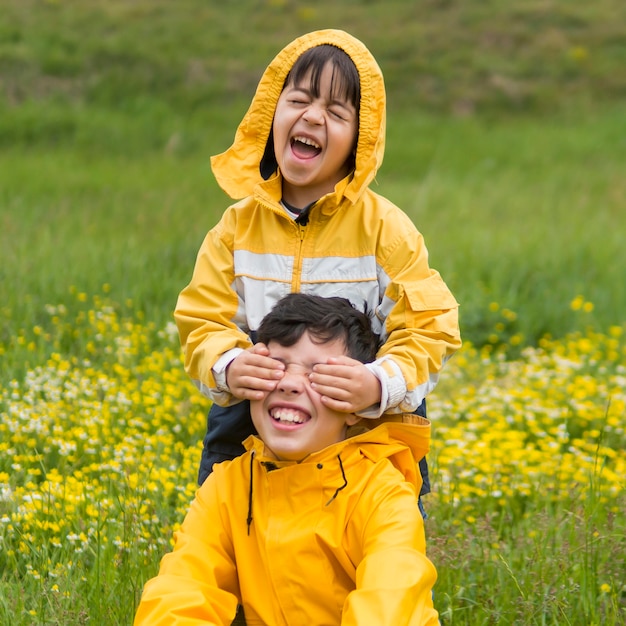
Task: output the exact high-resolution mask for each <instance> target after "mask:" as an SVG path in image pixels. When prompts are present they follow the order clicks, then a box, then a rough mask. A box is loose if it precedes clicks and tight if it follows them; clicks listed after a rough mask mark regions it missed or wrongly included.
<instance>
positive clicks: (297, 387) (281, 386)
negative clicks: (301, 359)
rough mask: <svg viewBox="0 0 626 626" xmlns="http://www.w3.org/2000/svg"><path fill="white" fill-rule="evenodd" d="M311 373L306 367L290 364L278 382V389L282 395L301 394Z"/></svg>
mask: <svg viewBox="0 0 626 626" xmlns="http://www.w3.org/2000/svg"><path fill="white" fill-rule="evenodd" d="M310 373H311V372H310V371H309V369H307V368H306V367H301V366H296V365H294V364H293V363H290V364H289V365H288V366H287V367H285V370H284V373H283V377H282V378H281V379H280V380H279V381H278V384H277V386H276V387H277V389H278V390H279V391H281V392H282V393H290V394H300V393H302V392H303V391H304V386H305V384H306V383H307V381H308V380H309V374H310Z"/></svg>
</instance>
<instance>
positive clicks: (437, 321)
mask: <svg viewBox="0 0 626 626" xmlns="http://www.w3.org/2000/svg"><path fill="white" fill-rule="evenodd" d="M398 225H399V226H400V228H398ZM389 230H390V232H389V233H388V235H386V236H385V237H383V239H384V240H385V243H384V244H383V245H382V246H381V250H380V255H381V256H380V261H379V284H380V286H381V290H383V295H382V298H381V302H380V306H379V307H378V309H377V311H376V316H377V318H378V320H379V321H380V323H381V339H382V341H383V342H384V343H383V346H382V348H381V349H380V351H379V354H378V359H377V361H376V362H375V365H376V366H377V367H378V369H379V371H378V372H377V373H376V375H377V376H378V377H379V379H380V380H381V384H382V386H383V400H384V402H382V404H383V406H381V410H380V413H382V412H385V411H387V410H389V409H392V410H396V411H398V412H407V413H410V412H413V411H414V410H415V409H417V407H418V406H419V405H420V404H421V402H422V400H423V399H424V398H425V397H426V395H427V394H428V393H429V392H430V391H432V389H433V388H434V387H435V385H436V384H437V380H438V377H439V372H440V370H441V369H442V367H443V366H444V365H445V363H446V361H447V360H448V359H449V358H450V357H451V356H452V355H453V354H454V353H455V352H456V351H457V350H458V349H459V348H460V347H461V336H460V330H459V320H458V304H457V302H456V300H455V298H454V296H453V295H452V293H451V292H450V290H449V289H448V287H447V285H446V284H445V282H444V281H443V279H442V278H441V276H440V275H439V273H438V272H437V271H435V270H434V269H432V268H431V267H430V266H429V264H428V251H427V250H426V246H425V244H424V240H423V237H422V235H421V234H420V233H419V232H418V231H417V230H416V229H415V227H414V226H413V224H412V223H411V222H410V220H409V219H408V217H406V216H405V215H402V218H401V220H400V222H399V224H398V223H396V224H395V226H394V227H393V228H391V229H389ZM366 417H370V416H369V415H368V416H366Z"/></svg>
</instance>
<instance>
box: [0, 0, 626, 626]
mask: <svg viewBox="0 0 626 626" xmlns="http://www.w3.org/2000/svg"><path fill="white" fill-rule="evenodd" d="M329 15H332V18H328V17H327V16H329ZM624 24H626V5H625V4H624V3H623V2H621V1H618V0H598V1H597V2H594V3H592V4H589V3H585V2H582V0H572V1H569V2H547V1H543V0H524V1H519V2H511V3H504V4H503V3H500V2H496V1H495V0H487V1H480V2H479V1H478V0H472V1H468V2H457V3H455V2H449V1H445V0H443V1H442V0H438V1H436V0H426V1H424V2H420V3H409V2H405V1H401V0H389V1H388V2H372V1H366V0H360V1H357V0H347V1H346V2H341V3H337V2H332V3H331V2H329V1H328V0H321V1H320V2H316V3H312V2H310V3H307V2H300V1H296V0H267V1H263V2H252V1H251V0H243V1H241V2H238V3H235V4H224V3H222V5H220V6H217V5H214V4H213V3H207V2H201V1H200V0H177V2H175V3H173V2H169V1H166V0H107V1H105V0H48V1H42V0H0V290H1V294H2V299H1V301H0V411H1V416H2V417H1V420H0V623H3V624H4V623H10V624H12V625H15V626H21V625H22V624H23V625H26V624H46V625H47V624H63V625H69V624H86V623H90V624H113V623H115V624H130V623H131V621H132V615H133V612H134V608H135V604H136V601H137V598H138V594H139V593H140V590H141V586H142V584H143V582H144V581H145V579H146V578H147V577H148V576H151V575H152V574H153V573H154V572H155V571H156V567H157V565H158V560H159V558H160V556H161V554H162V553H163V552H164V551H166V550H167V549H169V545H170V543H169V542H170V538H171V533H172V530H173V529H174V528H175V527H176V525H177V523H179V522H180V520H181V519H182V515H183V514H184V511H185V509H186V506H187V504H188V502H189V499H190V498H191V497H192V495H193V490H194V477H195V467H196V464H197V460H198V456H199V448H198V445H199V444H198V442H199V441H200V439H201V437H202V435H203V427H204V426H203V424H204V415H205V413H206V410H207V406H206V404H205V403H204V401H203V400H202V399H201V398H200V397H198V395H197V393H196V392H195V391H194V390H193V389H192V387H191V385H190V383H189V382H188V381H187V380H186V378H185V375H184V372H183V370H182V365H181V363H180V355H179V350H178V346H177V342H176V336H175V334H174V333H173V329H172V327H171V321H172V310H173V307H174V304H175V301H176V296H177V293H178V291H179V290H180V289H181V288H182V286H183V285H184V284H185V283H186V281H187V280H188V279H189V276H190V273H191V269H192V266H193V262H194V259H195V254H196V251H197V249H198V246H199V245H200V242H201V240H202V238H203V237H204V234H205V232H206V230H207V229H208V228H210V227H211V226H212V225H213V224H214V223H215V221H216V220H217V219H218V218H219V216H220V215H221V213H222V211H223V210H224V208H225V206H226V203H227V199H226V198H225V197H224V195H223V194H222V192H221V191H220V190H219V189H218V188H217V186H216V185H215V183H214V181H213V179H212V176H211V172H210V168H209V156H210V155H211V154H214V153H217V152H220V151H221V150H223V149H225V148H226V147H227V146H228V145H229V142H230V140H231V139H232V135H233V132H234V128H235V126H236V124H237V122H238V121H239V119H240V117H241V115H242V114H243V112H244V111H245V108H246V106H247V104H248V102H249V99H250V97H251V94H252V92H253V89H254V87H255V84H256V81H257V79H258V77H259V75H260V73H261V71H262V69H263V68H264V66H265V65H266V63H267V62H268V61H269V60H270V59H271V57H272V56H273V55H274V54H275V53H276V52H277V51H278V49H280V48H281V47H282V46H283V45H284V44H285V43H286V42H287V41H289V40H290V39H292V38H293V37H295V36H296V35H298V34H300V33H302V32H305V31H307V30H312V29H314V28H319V27H326V26H331V27H340V28H344V29H346V30H349V31H351V32H353V33H354V34H355V35H357V36H359V37H361V38H362V39H363V40H364V41H365V42H366V43H367V44H368V45H369V46H370V48H371V49H372V51H373V52H374V54H375V55H376V57H377V58H378V60H379V63H380V65H381V67H382V69H383V71H384V73H385V77H386V81H387V87H388V97H389V119H388V142H387V146H388V147H387V152H386V156H385V163H384V165H383V168H382V170H381V171H380V173H379V175H378V177H377V188H376V189H377V191H379V192H381V193H383V194H385V195H387V196H388V197H390V198H392V199H393V200H394V201H395V202H396V203H397V204H399V206H401V207H402V208H403V209H404V210H405V211H406V212H407V213H408V214H409V215H410V216H411V217H412V219H413V220H414V221H415V223H416V225H417V226H418V228H419V229H420V230H421V231H422V232H423V234H424V236H425V238H426V242H427V245H428V247H429V250H430V255H431V263H432V265H433V266H434V267H436V268H437V269H439V270H440V271H441V273H442V274H443V276H444V278H445V279H446V281H447V282H448V284H449V285H450V287H451V288H452V290H453V292H454V293H455V295H456V296H457V299H458V300H459V301H460V302H461V323H462V331H463V335H464V338H465V340H466V347H465V348H464V350H463V352H462V353H461V354H460V355H458V357H457V358H456V359H455V360H454V361H453V362H452V364H451V365H450V367H449V368H448V370H447V371H446V372H445V375H444V376H443V379H442V383H441V385H440V387H439V388H438V390H437V391H436V392H435V394H434V395H433V398H432V400H431V402H430V411H431V415H432V417H433V419H434V423H435V426H434V442H433V453H432V465H433V474H434V476H433V478H434V485H435V493H434V494H433V495H431V496H430V497H429V499H428V503H427V505H428V510H429V514H430V517H429V520H428V522H427V524H428V528H427V532H428V535H429V549H430V551H431V557H432V558H433V560H434V562H435V564H436V565H437V568H438V571H439V582H438V584H437V588H436V593H435V598H436V603H437V608H438V609H439V610H440V612H441V615H442V623H443V624H445V625H448V624H450V625H455V626H464V625H468V626H476V625H479V624H496V623H497V624H533V625H535V624H537V625H539V624H541V625H544V624H572V625H580V626H589V625H591V624H598V625H600V624H602V625H608V626H613V625H618V624H623V623H625V622H626V614H625V610H626V588H624V580H626V567H625V566H624V564H623V559H620V558H616V555H623V554H625V553H626V545H625V543H624V537H625V536H626V526H625V521H624V520H625V519H626V498H625V497H624V478H623V477H624V475H625V470H626V456H625V452H624V450H625V449H626V434H625V431H624V417H626V397H625V391H624V389H625V387H626V383H625V382H624V381H625V377H626V370H625V366H624V363H626V344H625V341H624V336H625V335H624V332H625V330H626V326H625V322H626V316H625V314H624V311H626V287H625V283H626V281H625V280H624V277H625V276H626V257H625V256H624V254H623V243H622V240H623V234H624V233H626V178H625V177H624V174H623V170H624V163H626V122H625V120H626V117H625V116H624V105H623V102H624V97H625V96H626V76H625V75H624V72H623V71H621V68H623V67H624V63H625V62H626V56H625V53H624V50H626V46H625V43H626V27H625V26H624Z"/></svg>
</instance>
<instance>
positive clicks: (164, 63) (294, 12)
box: [0, 0, 626, 150]
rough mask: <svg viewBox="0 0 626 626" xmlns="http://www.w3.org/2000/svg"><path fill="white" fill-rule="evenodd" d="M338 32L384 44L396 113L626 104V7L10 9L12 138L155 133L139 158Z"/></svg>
mask: <svg viewBox="0 0 626 626" xmlns="http://www.w3.org/2000/svg"><path fill="white" fill-rule="evenodd" d="M323 27H333V28H343V29H345V30H348V31H350V32H352V33H353V34H355V35H356V36H357V37H359V38H361V39H362V40H363V41H364V42H365V43H366V44H367V45H368V46H369V47H370V48H371V50H372V52H373V53H374V55H375V56H376V58H377V59H378V60H379V63H380V65H381V67H382V69H383V71H384V73H385V76H386V80H387V86H388V91H389V101H390V105H389V109H390V111H391V112H392V113H393V111H394V110H404V109H407V108H411V109H421V110H424V111H430V112H437V113H443V114H446V115H447V114H452V115H459V116H468V115H479V116H482V115H491V116H492V115H510V114H533V115H536V114H546V113H555V112H558V111H559V110H563V109H567V108H571V107H572V106H575V107H580V106H584V107H594V106H597V105H598V104H600V103H603V102H607V101H609V102H610V101H620V100H623V99H624V98H625V97H626V71H624V68H626V3H625V2H623V0H595V1H594V2H588V1H587V0H560V1H559V0H519V1H515V0H512V1H509V2H502V1H501V0H500V1H498V0H422V1H419V2H409V1H407V0H385V1H380V2H376V1H373V0H342V2H336V1H329V0H318V1H315V2H313V1H312V0H310V1H303V0H240V1H237V2H230V1H228V0H226V1H224V2H215V1H207V0H176V1H175V2H174V1H172V0H47V1H42V0H0V143H3V144H5V145H6V144H7V143H9V142H11V143H15V142H19V143H22V142H23V143H26V144H30V143H39V142H53V143H55V142H64V141H73V142H77V143H79V144H96V145H100V144H101V145H102V147H104V148H111V149H114V148H115V147H116V146H117V147H118V148H119V147H120V145H118V144H117V141H116V140H118V139H119V140H121V139H122V138H123V137H124V136H126V134H127V133H128V132H130V133H131V134H132V135H133V136H138V135H139V134H140V130H142V129H143V130H145V131H146V132H145V134H144V135H143V140H142V141H140V142H139V144H137V143H134V142H133V143H132V147H131V149H142V148H147V149H149V148H150V147H151V146H152V147H155V146H157V145H158V146H159V147H161V146H162V143H161V141H162V140H163V139H167V138H164V137H162V136H161V130H164V129H161V128H160V123H161V122H162V120H163V119H164V118H165V117H166V116H168V115H175V116H178V117H181V118H186V119H188V120H189V119H190V118H199V119H205V120H206V118H207V116H208V115H209V114H210V116H211V119H212V120H215V116H216V115H217V116H223V118H224V119H225V120H228V121H230V120H231V116H233V117H232V119H237V118H238V117H239V115H240V113H241V108H242V107H243V106H245V104H244V103H246V102H247V101H248V99H249V97H250V95H251V93H252V91H253V89H254V87H255V85H256V82H257V80H258V78H259V75H260V73H261V71H262V70H263V68H264V67H265V65H266V64H267V62H268V61H269V60H270V59H271V58H272V56H273V55H274V54H275V53H276V52H277V51H278V50H279V49H280V48H281V47H282V46H283V45H284V44H285V43H287V42H288V41H290V40H291V39H292V38H294V37H295V36H297V35H299V34H301V33H303V32H306V31H309V30H313V29H317V28H323ZM103 110H106V111H114V112H116V113H118V114H119V116H121V117H126V116H128V115H131V116H133V117H134V118H141V119H138V120H137V126H138V128H134V129H132V128H125V125H124V124H123V123H122V122H121V120H120V119H119V118H118V119H115V118H112V117H107V116H104V115H102V114H101V113H100V112H101V111H103ZM120 126H121V128H122V129H123V130H121V131H120V130H119V128H120ZM215 126H219V124H218V125H213V127H214V128H215ZM222 126H223V125H222ZM226 126H228V127H229V128H228V130H229V132H231V131H232V129H231V128H230V123H228V124H226ZM115 128H117V129H118V130H117V131H115V130H114V129H115ZM149 128H151V130H152V132H151V133H150V132H148V130H149ZM111 129H113V132H112V134H111ZM118 132H119V133H120V135H119V136H118V134H117V133H118ZM215 132H219V130H217V131H215ZM184 139H185V137H182V138H181V137H179V138H178V141H179V144H180V142H181V141H183V140H184ZM186 139H187V141H186V143H185V147H186V148H187V149H191V150H192V149H193V148H194V145H195V144H194V140H193V138H191V137H189V138H186ZM183 143H184V142H183ZM124 144H125V145H126V148H127V149H128V146H129V144H128V142H121V145H124ZM179 147H180V145H179Z"/></svg>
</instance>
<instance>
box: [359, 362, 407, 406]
mask: <svg viewBox="0 0 626 626" xmlns="http://www.w3.org/2000/svg"><path fill="white" fill-rule="evenodd" d="M365 367H367V369H368V370H369V371H370V372H372V374H374V376H376V378H378V380H379V381H380V404H377V405H373V406H371V407H368V408H367V409H365V410H363V411H359V412H358V413H357V415H358V416H359V417H366V418H377V417H380V416H381V415H382V414H383V413H385V412H386V411H388V410H389V409H392V408H393V407H396V406H398V404H400V402H402V400H403V399H404V397H405V396H406V391H407V389H406V382H405V380H404V376H402V371H401V370H400V368H399V367H398V366H397V365H396V364H395V363H394V362H393V361H392V360H391V359H390V358H389V357H386V356H384V357H382V358H381V359H377V360H376V361H374V362H373V363H366V364H365Z"/></svg>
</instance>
